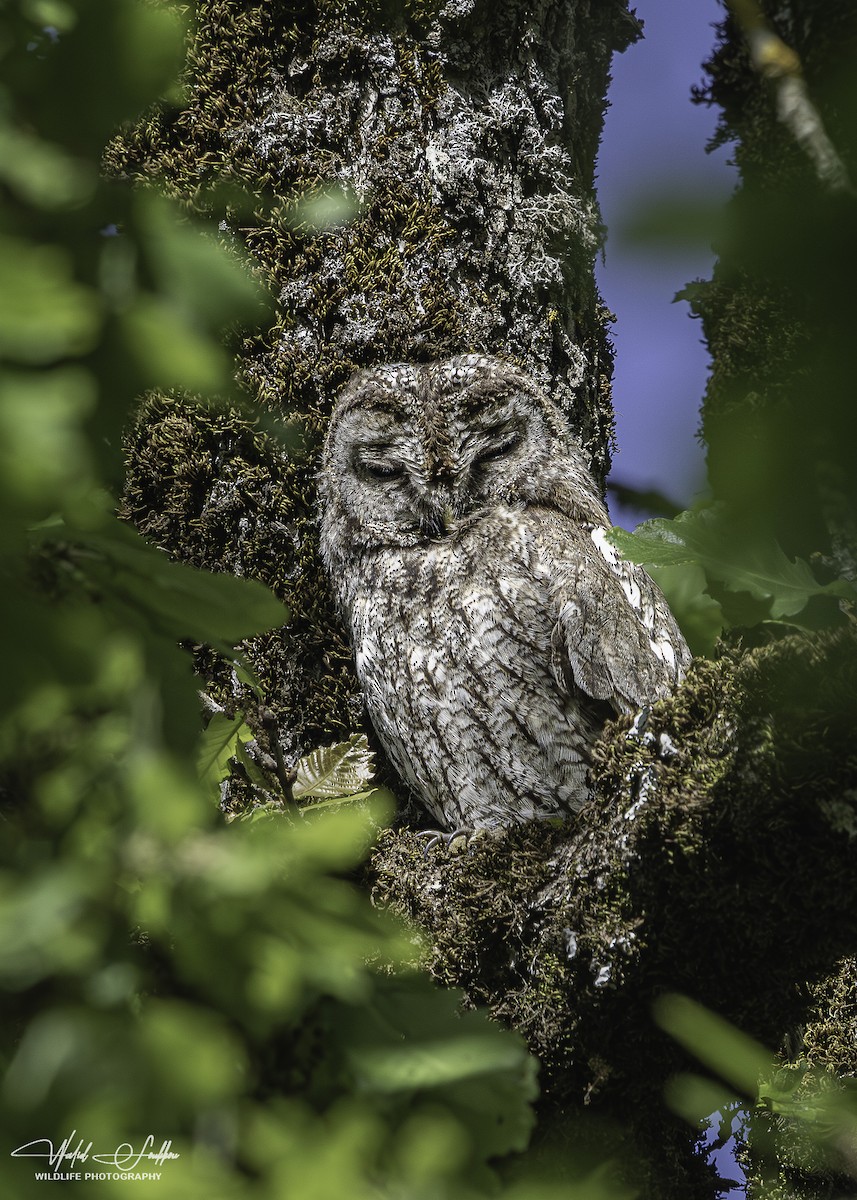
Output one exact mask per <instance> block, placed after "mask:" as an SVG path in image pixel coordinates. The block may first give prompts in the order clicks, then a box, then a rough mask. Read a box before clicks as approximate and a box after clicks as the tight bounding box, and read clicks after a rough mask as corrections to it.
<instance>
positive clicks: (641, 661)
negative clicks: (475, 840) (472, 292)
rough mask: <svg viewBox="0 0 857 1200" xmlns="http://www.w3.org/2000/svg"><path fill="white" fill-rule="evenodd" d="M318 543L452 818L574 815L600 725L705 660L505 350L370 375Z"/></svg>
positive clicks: (377, 693)
mask: <svg viewBox="0 0 857 1200" xmlns="http://www.w3.org/2000/svg"><path fill="white" fill-rule="evenodd" d="M319 485H320V499H321V547H322V555H323V559H324V562H325V566H326V568H327V571H328V573H329V575H330V579H331V581H332V584H333V588H334V592H335V594H336V598H337V600H338V603H339V606H340V609H341V611H342V613H343V616H344V618H345V620H346V622H347V625H348V627H349V629H350V632H351V640H352V645H353V651H354V660H355V664H356V668H357V675H358V677H359V679H360V682H361V685H362V687H363V691H364V693H365V698H366V707H367V710H368V713H369V717H370V719H371V721H372V724H373V726H374V727H375V731H376V732H377V734H378V737H379V739H380V741H381V743H382V745H383V747H384V749H385V751H386V753H387V755H388V756H389V758H390V760H391V762H392V763H393V766H394V767H395V768H396V770H397V771H398V773H399V774H400V775H401V777H402V779H403V780H405V782H406V783H407V784H408V785H409V786H410V787H411V788H413V790H414V791H415V792H416V794H417V796H418V797H419V799H420V800H421V801H422V803H423V804H424V805H425V807H426V808H427V809H428V810H429V812H430V813H431V814H432V815H433V817H434V818H436V819H437V821H439V822H440V823H441V825H442V826H443V827H445V828H448V829H452V828H458V827H469V828H483V827H490V826H499V825H509V824H513V823H515V822H518V821H525V820H530V819H533V818H537V817H547V816H563V815H567V814H569V813H570V812H572V811H574V810H575V809H577V808H579V807H580V806H581V805H582V804H583V802H584V801H585V800H586V798H587V795H588V785H587V770H588V766H589V761H590V751H591V747H592V744H593V742H594V740H595V739H596V738H597V736H598V734H599V732H600V730H601V728H602V726H603V724H604V722H605V720H606V719H607V718H608V717H610V716H612V715H615V714H616V713H623V712H630V711H633V710H635V709H638V708H640V707H642V706H644V705H646V704H648V703H650V702H652V701H654V700H656V699H658V698H659V697H662V696H664V695H666V694H667V692H668V691H669V690H670V688H671V687H672V685H673V684H675V683H676V682H677V681H678V680H679V679H680V678H681V677H682V675H683V674H684V671H685V668H686V666H687V664H688V661H689V659H690V654H689V651H688V649H687V646H686V645H685V642H684V639H683V638H682V636H681V633H680V632H679V630H678V627H677V625H676V623H675V621H674V619H673V617H672V615H671V613H670V611H669V609H668V607H667V604H666V601H665V600H664V598H663V596H662V595H661V593H660V591H659V590H658V588H657V586H656V585H655V584H654V583H653V582H652V580H651V579H650V578H649V576H648V575H647V574H646V573H645V571H643V569H642V568H641V567H638V566H635V565H633V564H631V563H628V562H626V561H624V560H622V559H621V558H620V557H619V555H618V553H617V551H616V550H615V549H614V548H613V547H612V546H611V545H610V543H609V542H608V541H607V540H606V538H605V527H606V526H607V525H608V524H609V518H608V516H607V511H606V509H605V508H604V505H603V503H602V501H601V498H600V495H599V491H598V487H597V485H596V483H595V481H594V479H593V478H592V476H591V474H590V473H589V471H588V469H587V467H586V464H585V461H584V458H583V454H582V452H581V450H580V447H579V446H578V445H577V443H576V442H575V441H574V439H573V437H572V435H571V432H570V430H569V427H568V423H567V422H566V420H565V418H564V417H563V416H562V414H561V413H560V411H559V410H558V409H557V408H556V407H555V406H554V405H553V404H552V403H551V402H550V400H548V399H547V398H546V397H545V396H544V395H542V393H541V392H540V391H539V389H538V388H537V387H536V385H535V384H534V383H533V382H532V380H531V379H530V378H529V377H528V376H527V375H525V374H524V373H523V372H522V371H520V370H518V369H517V368H516V367H514V366H512V365H511V364H509V363H506V362H503V361H501V360H500V359H497V358H492V357H488V356H486V355H479V354H467V355H461V356H459V357H456V358H451V359H448V360H446V361H443V362H434V363H429V364H427V365H423V366H415V365H409V364H403V363H399V364H394V365H390V366H382V367H377V368H375V369H373V370H367V371H361V372H358V373H357V374H356V375H355V376H354V377H353V379H352V380H351V382H350V383H349V384H348V385H347V386H346V388H345V390H344V391H343V392H342V394H341V395H340V397H339V400H338V401H337V404H336V407H335V409H334V412H333V417H332V420H331V424H330V431H329V433H328V437H327V441H326V444H325V449H324V455H323V461H322V466H321V473H320V479H319Z"/></svg>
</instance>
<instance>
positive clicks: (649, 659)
mask: <svg viewBox="0 0 857 1200" xmlns="http://www.w3.org/2000/svg"><path fill="white" fill-rule="evenodd" d="M588 540H589V539H588V538H587V541H588ZM581 541H582V539H581ZM577 549H578V550H579V552H580V557H579V559H577V560H576V561H569V560H568V559H567V558H566V559H565V561H563V562H562V563H561V564H558V566H560V568H561V569H560V570H559V571H558V573H557V575H556V577H555V584H554V588H553V598H554V603H555V605H556V609H555V611H556V614H557V619H556V624H555V625H554V629H553V634H552V637H551V659H552V666H553V671H554V675H555V676H556V679H557V682H558V683H559V685H560V687H562V688H564V689H565V690H567V691H569V692H571V691H573V690H574V689H575V688H578V689H580V690H581V691H582V692H585V693H586V694H587V695H588V696H592V697H593V699H596V700H605V701H607V702H608V703H609V704H610V705H612V707H613V708H614V710H615V711H616V712H617V713H623V712H630V711H633V710H634V709H638V708H640V707H642V706H643V705H645V704H651V703H653V702H654V701H655V700H657V699H660V698H661V697H663V696H665V695H667V694H668V692H669V691H670V689H671V688H672V686H673V685H674V684H675V683H676V682H678V680H679V679H680V678H681V677H682V675H683V674H684V670H685V668H686V666H687V663H688V661H689V659H690V654H689V651H688V649H687V646H686V645H685V643H684V639H683V638H682V636H681V633H680V632H679V630H678V627H677V626H676V624H675V621H674V619H673V617H672V614H671V613H670V612H669V609H668V607H667V604H666V601H665V600H664V598H663V596H662V595H661V593H660V591H659V590H658V588H657V586H656V585H655V584H654V583H653V581H652V580H651V579H650V578H649V576H648V575H646V573H645V572H644V571H643V570H642V568H641V567H636V566H634V565H633V564H631V563H625V562H619V563H617V564H615V565H614V566H612V567H611V566H610V565H608V563H607V562H606V561H605V559H604V558H603V557H602V555H601V554H600V553H599V551H598V550H597V549H596V548H595V547H594V546H593V547H592V549H591V550H590V548H589V546H586V545H585V543H584V544H583V545H581V543H578V547H577Z"/></svg>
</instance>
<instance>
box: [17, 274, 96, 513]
mask: <svg viewBox="0 0 857 1200" xmlns="http://www.w3.org/2000/svg"><path fill="white" fill-rule="evenodd" d="M0 269H2V268H0ZM95 403H96V392H95V382H94V380H93V378H92V376H91V375H90V374H89V373H88V372H87V371H85V370H84V369H83V368H82V367H56V368H54V369H52V370H49V371H42V372H40V373H38V374H36V373H29V372H25V371H6V372H4V373H3V374H2V375H0V494H2V495H3V496H4V498H5V501H6V503H7V504H12V505H13V506H14V507H15V508H16V509H21V510H23V511H24V512H25V513H27V515H28V517H29V519H31V520H33V519H39V518H40V517H44V516H46V515H47V514H48V513H50V512H51V511H53V510H54V509H56V508H58V507H59V506H60V505H61V504H62V503H63V502H66V501H68V500H69V498H70V496H74V495H75V493H78V492H80V491H85V490H87V489H88V487H89V486H90V475H89V473H90V470H91V465H92V464H91V459H90V453H89V445H88V441H87V438H86V436H85V433H84V430H83V428H82V426H83V423H84V421H85V419H86V418H87V417H89V415H90V414H91V413H92V411H93V409H94V408H95Z"/></svg>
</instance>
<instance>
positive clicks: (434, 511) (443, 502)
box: [422, 487, 458, 538]
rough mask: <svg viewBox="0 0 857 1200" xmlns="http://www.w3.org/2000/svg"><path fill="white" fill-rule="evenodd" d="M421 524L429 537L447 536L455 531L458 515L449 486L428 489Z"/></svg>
mask: <svg viewBox="0 0 857 1200" xmlns="http://www.w3.org/2000/svg"><path fill="white" fill-rule="evenodd" d="M422 526H423V530H424V531H425V532H426V533H427V534H428V536H429V537H430V538H442V537H448V536H449V534H451V533H454V532H455V530H456V528H457V526H458V516H457V514H456V510H455V503H454V500H453V497H452V494H451V491H450V488H448V487H435V488H431V489H430V490H429V493H428V495H427V497H426V507H425V510H424V513H423V518H422Z"/></svg>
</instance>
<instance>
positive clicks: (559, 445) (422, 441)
mask: <svg viewBox="0 0 857 1200" xmlns="http://www.w3.org/2000/svg"><path fill="white" fill-rule="evenodd" d="M563 483H565V484H570V485H572V486H573V487H574V488H576V489H577V490H578V491H580V489H583V490H584V491H585V492H586V493H587V494H591V497H592V499H593V501H594V502H595V503H596V504H598V505H600V498H599V497H598V495H597V488H596V485H595V483H594V481H593V479H592V477H591V475H590V474H589V472H588V470H587V468H586V466H585V463H584V460H583V455H582V453H581V451H580V448H579V446H578V445H577V443H576V442H575V441H574V439H573V438H572V437H571V434H570V431H569V428H568V424H567V422H566V420H565V418H564V417H563V416H562V414H561V413H560V412H559V410H558V409H557V408H556V407H555V405H553V404H552V403H551V402H550V401H549V400H548V399H547V397H545V396H544V395H543V394H542V392H541V391H540V390H539V389H538V388H537V386H536V385H535V384H534V383H533V381H532V380H531V379H530V378H529V377H528V376H527V375H526V374H525V373H524V372H523V371H521V370H519V369H518V368H517V367H514V366H512V364H511V363H507V362H504V361H503V360H502V359H498V358H493V357H490V356H488V355H482V354H465V355H459V356H457V357H456V358H450V359H446V360H443V361H440V362H433V363H427V364H425V365H417V364H414V365H412V364H408V363H395V364H390V365H387V366H381V367H375V368H372V369H370V370H366V371H359V372H357V374H356V375H354V376H353V377H352V379H351V380H350V382H349V383H348V384H347V386H346V387H345V389H344V390H343V391H342V393H341V394H340V396H339V399H338V400H337V403H336V405H335V407H334V410H333V415H332V417H331V422H330V428H329V431H328V435H327V440H326V442H325V447H324V454H323V457H322V465H321V472H320V478H319V484H320V488H319V490H320V497H321V508H322V544H323V547H324V549H325V553H326V556H327V557H328V559H330V558H331V557H332V552H334V551H335V550H337V549H338V551H339V555H340V556H341V555H342V554H343V552H344V551H346V550H347V552H348V554H353V553H354V552H355V551H357V550H360V549H372V548H379V547H383V546H399V547H403V546H414V545H418V544H419V543H421V542H425V541H432V540H438V539H441V538H444V537H454V536H455V534H456V532H457V531H459V530H460V529H462V528H463V527H464V526H465V525H469V524H470V523H471V522H472V521H473V520H477V519H479V518H480V517H481V516H483V515H484V514H485V513H486V512H488V511H490V510H491V509H493V508H495V507H496V506H497V505H498V504H521V505H525V504H532V503H541V504H551V503H552V502H553V501H555V500H556V496H557V489H558V488H562V486H563Z"/></svg>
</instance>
